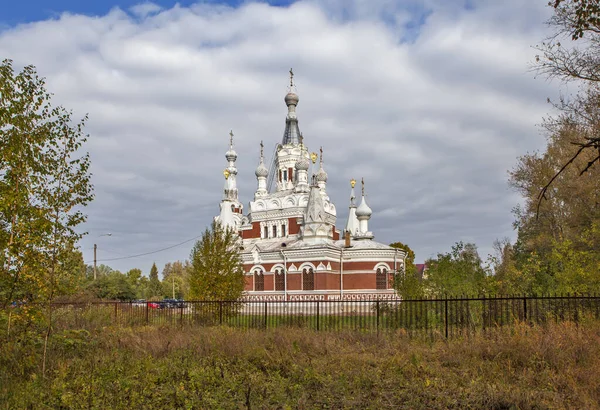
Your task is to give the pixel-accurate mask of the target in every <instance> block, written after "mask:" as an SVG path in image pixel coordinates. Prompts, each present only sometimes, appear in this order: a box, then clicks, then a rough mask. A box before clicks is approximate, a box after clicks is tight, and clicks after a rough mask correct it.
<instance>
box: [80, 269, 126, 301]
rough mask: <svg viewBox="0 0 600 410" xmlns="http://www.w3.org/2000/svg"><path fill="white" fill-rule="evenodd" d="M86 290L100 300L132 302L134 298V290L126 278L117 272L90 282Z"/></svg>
mask: <svg viewBox="0 0 600 410" xmlns="http://www.w3.org/2000/svg"><path fill="white" fill-rule="evenodd" d="M88 290H90V291H91V292H92V293H93V294H94V295H95V296H96V297H98V298H101V299H110V300H132V299H135V297H136V294H135V290H134V288H133V286H131V283H130V282H129V280H128V278H127V276H126V275H124V274H122V273H121V272H119V271H118V270H115V271H111V272H110V273H108V274H107V275H104V276H101V277H99V278H98V279H97V280H95V281H93V282H90V283H89V284H88Z"/></svg>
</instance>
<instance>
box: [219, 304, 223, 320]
mask: <svg viewBox="0 0 600 410" xmlns="http://www.w3.org/2000/svg"><path fill="white" fill-rule="evenodd" d="M222 324H223V301H222V300H220V301H219V325H222Z"/></svg>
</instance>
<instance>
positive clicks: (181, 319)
mask: <svg viewBox="0 0 600 410" xmlns="http://www.w3.org/2000/svg"><path fill="white" fill-rule="evenodd" d="M179 327H181V328H183V305H179Z"/></svg>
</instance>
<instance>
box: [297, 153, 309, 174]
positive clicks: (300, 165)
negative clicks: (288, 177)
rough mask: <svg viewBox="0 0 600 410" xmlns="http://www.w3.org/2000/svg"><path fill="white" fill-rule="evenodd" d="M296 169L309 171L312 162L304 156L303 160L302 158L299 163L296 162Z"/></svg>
mask: <svg viewBox="0 0 600 410" xmlns="http://www.w3.org/2000/svg"><path fill="white" fill-rule="evenodd" d="M295 166H296V169H297V170H298V171H308V167H309V166H310V162H309V161H308V158H305V157H304V156H303V157H302V158H300V159H299V160H298V162H296V165H295Z"/></svg>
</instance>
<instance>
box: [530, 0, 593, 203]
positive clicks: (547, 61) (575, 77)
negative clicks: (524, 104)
mask: <svg viewBox="0 0 600 410" xmlns="http://www.w3.org/2000/svg"><path fill="white" fill-rule="evenodd" d="M549 5H550V6H553V7H554V8H555V13H554V15H553V16H552V17H551V18H550V20H549V21H548V25H549V26H550V27H551V29H552V30H553V32H552V34H551V35H550V36H549V37H548V38H546V40H545V41H543V42H542V43H541V44H540V45H538V46H537V47H536V48H537V49H538V50H539V51H540V54H539V55H537V56H536V60H535V63H534V66H533V68H534V69H535V70H536V71H537V72H538V73H539V74H541V75H543V76H546V77H548V78H557V79H559V80H561V81H563V82H567V83H568V82H575V84H576V85H577V86H579V88H580V92H579V93H578V94H575V95H573V96H569V97H567V98H564V97H561V99H560V100H559V101H558V102H553V105H554V106H555V108H557V109H558V110H559V113H560V114H559V115H558V117H554V118H552V117H551V118H550V119H549V121H547V122H549V123H550V124H553V123H554V124H558V125H559V126H560V125H562V124H563V123H564V122H565V121H566V120H568V121H569V122H570V123H572V124H575V125H576V126H577V127H578V133H579V137H580V138H577V140H574V141H573V144H574V145H575V146H576V149H575V150H571V151H572V152H571V156H570V157H569V158H566V159H565V160H564V161H563V162H562V163H561V164H559V166H558V167H557V168H555V169H554V170H553V172H552V176H551V177H550V178H549V179H548V180H547V181H546V184H545V186H544V187H543V189H542V190H541V192H540V193H539V194H540V195H539V198H540V200H541V199H542V198H545V197H546V195H547V194H548V193H549V192H548V191H549V188H550V186H551V185H553V183H554V180H555V179H556V178H557V177H558V176H560V175H561V174H562V173H563V172H564V171H565V170H566V169H568V168H570V167H571V165H572V162H573V160H575V159H577V158H578V157H579V156H580V155H583V153H591V154H592V155H588V157H589V158H588V162H589V163H588V165H587V167H588V168H589V167H591V166H592V165H594V164H595V163H597V162H598V161H600V155H599V154H600V150H599V148H600V136H598V132H597V129H598V128H597V126H598V115H597V114H595V113H593V112H591V111H594V110H595V111H597V106H598V102H599V101H600V95H599V94H600V91H599V86H600V18H599V17H600V3H598V1H597V0H553V1H551V2H550V3H549ZM581 38H584V39H583V40H581V41H577V42H575V43H573V42H571V41H570V40H577V39H581ZM549 101H550V100H549ZM584 172H585V171H584Z"/></svg>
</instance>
